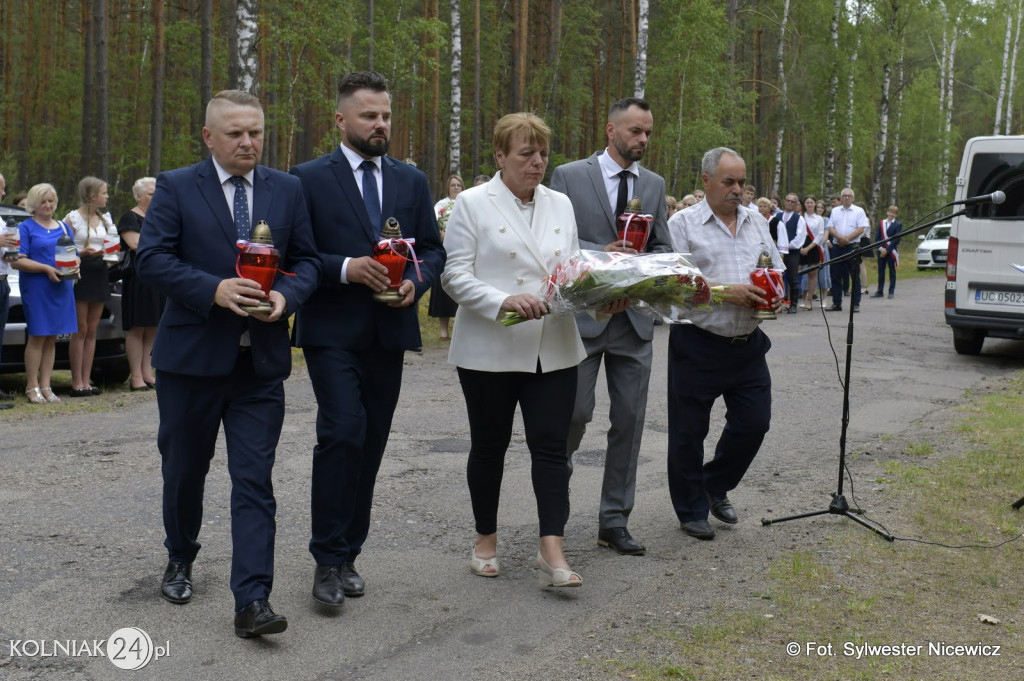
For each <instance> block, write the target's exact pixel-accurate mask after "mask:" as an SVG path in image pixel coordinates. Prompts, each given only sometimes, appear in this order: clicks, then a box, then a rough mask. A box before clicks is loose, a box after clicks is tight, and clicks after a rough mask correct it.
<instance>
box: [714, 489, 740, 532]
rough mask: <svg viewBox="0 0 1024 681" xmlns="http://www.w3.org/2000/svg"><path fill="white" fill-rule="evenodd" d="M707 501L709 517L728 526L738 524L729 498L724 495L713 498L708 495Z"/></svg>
mask: <svg viewBox="0 0 1024 681" xmlns="http://www.w3.org/2000/svg"><path fill="white" fill-rule="evenodd" d="M708 501H710V502H711V515H713V516H715V517H716V518H718V519H719V520H721V521H722V522H723V523H728V524H730V525H735V524H736V523H738V522H739V518H737V517H736V509H734V508H733V507H732V503H730V502H729V497H727V496H725V495H724V494H723V495H722V496H720V497H713V496H711V495H710V494H709V495H708Z"/></svg>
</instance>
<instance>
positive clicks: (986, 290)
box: [945, 136, 1024, 355]
mask: <svg viewBox="0 0 1024 681" xmlns="http://www.w3.org/2000/svg"><path fill="white" fill-rule="evenodd" d="M995 191H1002V192H1003V193H1005V194H1006V201H1005V202H1003V203H1002V204H1001V205H994V204H992V203H981V204H978V205H975V206H970V207H968V213H967V214H966V215H961V216H959V217H956V218H953V228H952V230H951V231H950V238H949V253H948V256H947V261H946V296H945V308H946V323H947V324H949V325H950V326H951V327H953V347H954V348H955V349H956V351H957V352H958V353H959V354H961V355H977V354H978V353H980V352H981V346H982V345H983V344H984V342H985V337H986V336H988V337H992V338H1013V339H1018V340H1024V272H1020V271H1019V270H1017V269H1014V268H1013V267H1012V266H1011V265H1012V264H1013V263H1016V264H1019V265H1024V136H1015V137H1010V136H998V137H974V138H972V139H969V140H967V146H966V147H964V157H963V162H962V163H961V164H960V175H959V176H958V177H957V178H956V200H957V201H962V200H964V199H966V198H968V197H972V196H981V195H984V194H990V193H992V192H995Z"/></svg>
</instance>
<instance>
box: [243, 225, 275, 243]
mask: <svg viewBox="0 0 1024 681" xmlns="http://www.w3.org/2000/svg"><path fill="white" fill-rule="evenodd" d="M249 243H253V244H266V245H268V246H273V245H274V237H273V235H272V234H271V233H270V225H268V224H267V221H266V220H260V221H259V222H257V223H256V226H255V227H254V228H253V230H252V236H251V237H250V238H249Z"/></svg>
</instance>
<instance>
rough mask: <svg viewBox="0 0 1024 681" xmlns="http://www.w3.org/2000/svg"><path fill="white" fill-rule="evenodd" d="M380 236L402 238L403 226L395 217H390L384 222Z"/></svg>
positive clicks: (382, 237) (383, 237)
mask: <svg viewBox="0 0 1024 681" xmlns="http://www.w3.org/2000/svg"><path fill="white" fill-rule="evenodd" d="M380 238H381V239H401V238H402V227H401V226H400V225H399V224H398V220H396V219H395V218H388V220H387V222H385V223H384V227H382V228H381V230H380Z"/></svg>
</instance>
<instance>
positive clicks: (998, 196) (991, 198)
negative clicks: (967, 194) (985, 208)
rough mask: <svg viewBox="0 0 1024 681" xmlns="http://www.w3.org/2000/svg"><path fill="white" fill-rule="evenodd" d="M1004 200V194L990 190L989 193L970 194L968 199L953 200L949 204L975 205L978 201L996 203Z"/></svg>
mask: <svg viewBox="0 0 1024 681" xmlns="http://www.w3.org/2000/svg"><path fill="white" fill-rule="evenodd" d="M1003 201H1006V194H1004V193H1003V192H1000V191H995V192H992V193H991V194H982V195H981V196H972V197H971V198H969V199H964V200H963V201H954V202H953V203H951V204H949V205H951V206H976V205H978V204H979V203H994V204H996V205H999V204H1001V203H1002V202H1003Z"/></svg>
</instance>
